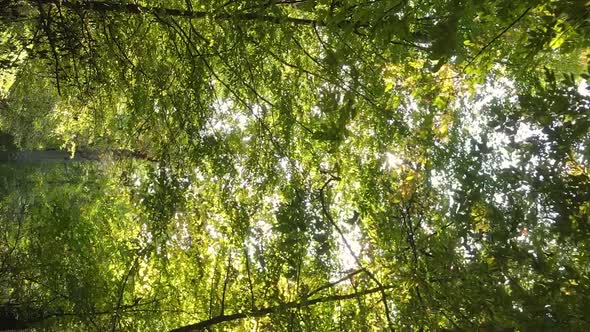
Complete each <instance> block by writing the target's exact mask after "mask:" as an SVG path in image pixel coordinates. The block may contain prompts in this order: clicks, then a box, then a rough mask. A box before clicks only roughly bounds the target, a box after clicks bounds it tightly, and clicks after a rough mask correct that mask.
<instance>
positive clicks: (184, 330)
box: [170, 286, 393, 332]
mask: <svg viewBox="0 0 590 332" xmlns="http://www.w3.org/2000/svg"><path fill="white" fill-rule="evenodd" d="M390 288H393V286H382V287H375V288H370V289H367V290H364V291H360V292H355V293H350V294H341V295H330V296H325V297H320V298H315V299H312V300H302V301H293V302H287V303H283V304H279V305H276V306H272V307H266V308H262V309H259V310H253V311H249V312H240V313H235V314H231V315H220V316H216V317H213V318H210V319H207V320H203V321H200V322H198V323H195V324H190V325H185V326H181V327H178V328H175V329H172V330H170V332H190V331H203V330H205V329H208V328H209V327H211V326H213V325H216V324H220V323H225V322H232V321H236V320H240V319H244V318H249V317H250V318H252V317H263V316H266V315H269V314H273V313H277V312H281V311H285V310H288V309H301V308H305V307H310V306H312V305H315V304H319V303H329V302H336V301H343V300H350V299H355V298H357V297H359V296H365V295H369V294H374V293H378V292H382V291H385V290H386V289H390Z"/></svg>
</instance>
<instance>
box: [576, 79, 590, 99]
mask: <svg viewBox="0 0 590 332" xmlns="http://www.w3.org/2000/svg"><path fill="white" fill-rule="evenodd" d="M578 93H579V94H581V95H582V96H585V97H590V87H589V86H588V82H587V81H586V80H581V81H580V84H578Z"/></svg>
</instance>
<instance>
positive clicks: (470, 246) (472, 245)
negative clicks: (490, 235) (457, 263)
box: [455, 235, 482, 261]
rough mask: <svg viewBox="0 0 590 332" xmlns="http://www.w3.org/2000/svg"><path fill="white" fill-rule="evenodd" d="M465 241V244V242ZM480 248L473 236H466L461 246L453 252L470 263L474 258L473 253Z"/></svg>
mask: <svg viewBox="0 0 590 332" xmlns="http://www.w3.org/2000/svg"><path fill="white" fill-rule="evenodd" d="M465 240H466V241H467V242H465ZM481 248H482V245H481V243H479V242H476V241H475V239H474V238H473V236H471V235H467V236H466V237H465V239H463V243H462V245H461V246H457V247H456V249H455V251H456V252H457V253H458V254H460V255H462V256H463V258H464V259H465V260H467V261H470V260H472V259H473V258H474V257H475V255H474V252H478V251H479V250H481Z"/></svg>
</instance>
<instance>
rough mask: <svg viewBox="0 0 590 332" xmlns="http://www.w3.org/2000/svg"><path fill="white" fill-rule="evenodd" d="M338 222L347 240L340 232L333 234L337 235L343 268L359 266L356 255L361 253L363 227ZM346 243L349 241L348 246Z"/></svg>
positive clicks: (339, 257) (348, 268)
mask: <svg viewBox="0 0 590 332" xmlns="http://www.w3.org/2000/svg"><path fill="white" fill-rule="evenodd" d="M338 224H339V225H338V227H340V229H341V230H342V233H343V235H344V237H345V238H346V242H345V241H344V239H343V238H342V236H340V234H338V232H336V231H335V232H334V234H333V236H335V238H336V239H337V241H336V243H337V244H338V260H339V262H340V265H341V268H342V270H344V271H347V270H351V269H355V268H358V265H357V262H356V259H355V258H354V257H355V256H356V257H359V255H360V254H361V250H362V245H361V229H360V227H359V226H358V225H348V224H347V223H345V222H342V221H340V222H338ZM346 243H348V246H347V245H346Z"/></svg>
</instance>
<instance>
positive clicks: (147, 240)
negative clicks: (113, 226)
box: [139, 223, 153, 248]
mask: <svg viewBox="0 0 590 332" xmlns="http://www.w3.org/2000/svg"><path fill="white" fill-rule="evenodd" d="M140 234H141V238H140V239H139V241H140V244H141V247H142V248H143V247H145V246H146V244H151V243H152V240H153V236H152V232H150V231H149V230H148V227H147V224H146V223H143V224H141V232H140Z"/></svg>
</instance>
